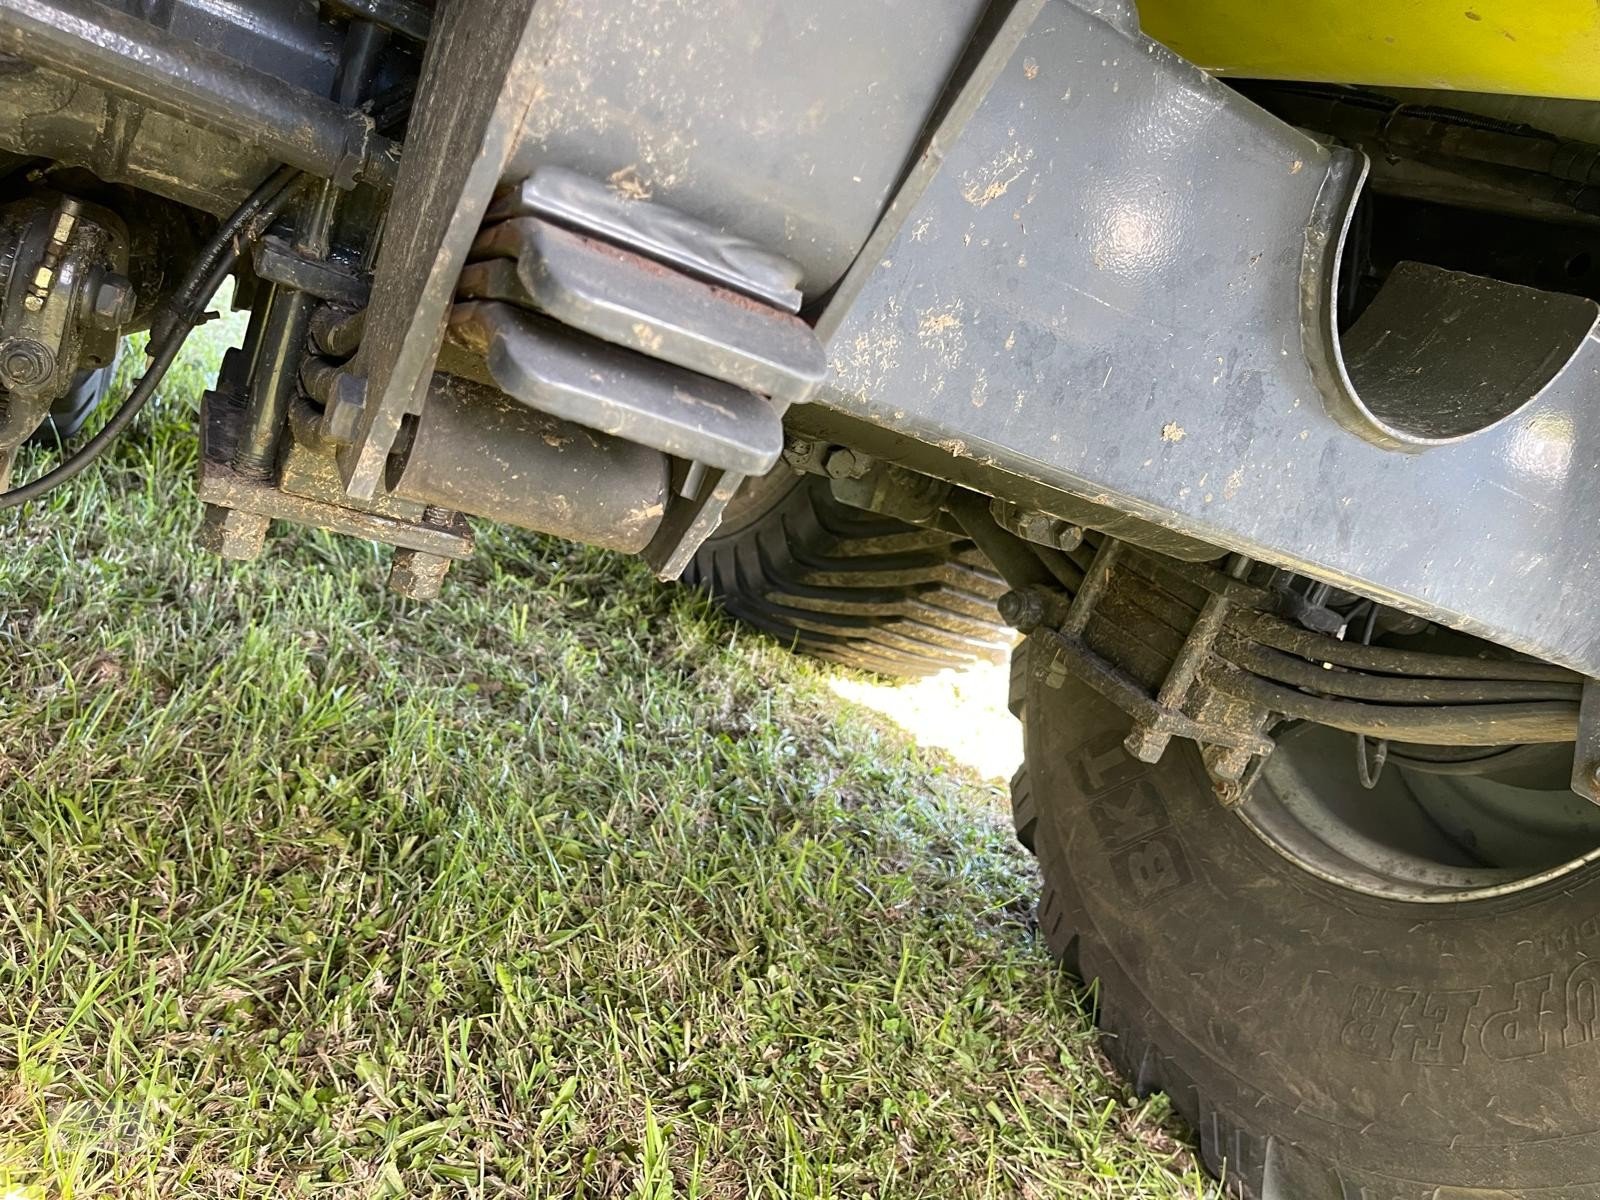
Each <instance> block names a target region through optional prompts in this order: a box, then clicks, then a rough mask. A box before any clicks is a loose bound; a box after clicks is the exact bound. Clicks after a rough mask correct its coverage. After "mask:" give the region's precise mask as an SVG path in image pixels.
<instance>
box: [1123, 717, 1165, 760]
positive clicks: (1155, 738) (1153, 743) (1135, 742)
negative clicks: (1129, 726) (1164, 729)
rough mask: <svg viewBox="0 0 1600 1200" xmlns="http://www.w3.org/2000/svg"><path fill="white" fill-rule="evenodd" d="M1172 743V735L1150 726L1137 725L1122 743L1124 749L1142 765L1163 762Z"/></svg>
mask: <svg viewBox="0 0 1600 1200" xmlns="http://www.w3.org/2000/svg"><path fill="white" fill-rule="evenodd" d="M1171 741H1172V735H1171V734H1170V733H1160V732H1158V731H1157V730H1154V729H1151V728H1150V727H1149V726H1148V725H1137V726H1135V727H1134V730H1133V732H1132V733H1130V734H1129V735H1128V736H1127V737H1126V738H1124V739H1123V741H1122V747H1123V749H1124V750H1126V751H1127V752H1128V753H1129V754H1130V755H1132V756H1133V757H1134V758H1136V759H1138V760H1139V761H1140V762H1142V763H1156V762H1160V761H1161V756H1162V755H1163V754H1164V753H1166V749H1167V745H1168V743H1170V742H1171Z"/></svg>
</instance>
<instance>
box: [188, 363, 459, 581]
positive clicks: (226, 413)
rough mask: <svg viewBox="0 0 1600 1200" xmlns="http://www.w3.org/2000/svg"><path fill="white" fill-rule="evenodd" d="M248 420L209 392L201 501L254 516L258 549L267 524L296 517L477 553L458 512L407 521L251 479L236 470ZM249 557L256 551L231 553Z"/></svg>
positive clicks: (433, 551)
mask: <svg viewBox="0 0 1600 1200" xmlns="http://www.w3.org/2000/svg"><path fill="white" fill-rule="evenodd" d="M244 418H245V413H244V410H243V409H242V408H241V407H239V406H238V405H237V404H235V403H234V402H233V401H232V399H231V398H230V397H228V396H227V395H225V394H223V393H220V392H208V393H206V395H205V398H204V399H203V400H202V401H201V404H200V482H199V485H198V488H197V491H198V492H199V496H200V499H201V500H203V501H205V502H206V504H207V505H214V506H216V507H217V508H220V509H228V510H233V511H235V512H239V513H245V514H251V515H253V516H255V517H256V518H258V520H256V521H255V522H253V523H252V535H253V540H254V541H255V545H254V547H253V550H254V552H255V553H259V552H260V540H261V539H262V538H264V537H265V535H266V528H267V522H268V521H271V520H285V521H292V522H294V523H295V524H297V525H309V526H312V527H313V528H316V529H328V530H332V531H333V532H334V533H342V534H348V535H349V536H351V537H358V538H366V539H368V540H370V541H375V542H387V543H388V544H389V545H391V546H396V547H399V548H401V549H404V550H416V551H421V552H423V553H426V554H430V555H436V556H438V557H440V558H456V559H460V558H470V557H472V549H473V539H472V530H471V528H470V527H469V526H468V525H467V523H466V521H465V520H463V519H462V518H461V517H460V516H459V515H457V514H451V515H450V516H449V517H448V518H447V519H444V520H442V521H440V522H438V523H431V522H428V521H426V520H422V519H418V520H415V521H410V520H405V519H403V518H401V517H396V516H390V515H386V514H384V513H377V512H364V511H362V510H360V509H356V508H350V507H349V506H348V501H345V502H342V503H329V502H327V501H322V500H314V499H312V498H310V497H308V496H302V495H291V494H290V493H288V492H285V491H281V490H279V488H278V487H277V486H276V484H274V483H273V482H271V481H270V480H261V479H252V478H250V477H248V476H245V475H241V474H239V472H237V471H235V470H234V469H233V453H234V445H235V442H236V441H237V439H238V436H239V429H240V426H241V425H242V424H243V422H244ZM229 556H230V557H235V558H249V557H254V553H230V555H229Z"/></svg>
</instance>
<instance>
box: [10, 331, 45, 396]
mask: <svg viewBox="0 0 1600 1200" xmlns="http://www.w3.org/2000/svg"><path fill="white" fill-rule="evenodd" d="M55 369H56V356H55V355H54V354H52V353H50V348H49V347H48V346H46V345H44V344H43V343H42V342H36V341H34V340H33V339H32V338H12V339H11V340H10V341H9V342H6V343H5V344H4V345H3V346H0V383H4V384H5V386H6V387H8V388H37V387H39V386H41V385H42V384H45V383H48V382H49V380H50V377H51V376H52V375H54V374H55Z"/></svg>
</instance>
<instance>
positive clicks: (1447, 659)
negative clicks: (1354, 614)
mask: <svg viewBox="0 0 1600 1200" xmlns="http://www.w3.org/2000/svg"><path fill="white" fill-rule="evenodd" d="M1231 624H1233V625H1234V626H1235V627H1236V628H1237V629H1238V630H1239V631H1240V632H1242V633H1244V634H1245V635H1246V636H1248V637H1250V638H1251V639H1252V640H1254V641H1257V642H1260V643H1261V644H1262V645H1265V646H1271V647H1273V648H1274V649H1276V650H1284V651H1287V652H1288V653H1290V654H1294V655H1297V656H1299V657H1300V658H1305V659H1309V660H1311V661H1312V662H1319V663H1321V662H1329V663H1334V664H1335V665H1337V666H1341V667H1355V668H1358V669H1360V670H1364V671H1377V672H1381V673H1382V674H1385V675H1424V676H1428V677H1429V678H1434V679H1526V680H1534V681H1539V682H1543V683H1575V682H1580V680H1579V676H1578V674H1577V672H1576V671H1569V670H1567V668H1565V667H1558V666H1556V665H1555V664H1554V663H1542V662H1529V661H1527V660H1525V659H1516V658H1472V657H1469V656H1468V655H1464V654H1434V653H1433V652H1432V651H1428V650H1396V649H1393V648H1391V647H1388V646H1363V645H1361V644H1359V643H1357V642H1342V641H1339V640H1338V639H1336V638H1330V637H1326V636H1324V635H1323V634H1319V633H1310V632H1307V631H1306V630H1303V629H1296V628H1295V627H1294V626H1292V625H1289V624H1287V623H1285V622H1283V621H1279V620H1276V619H1275V618H1273V617H1269V616H1266V615H1265V614H1262V613H1248V612H1240V613H1237V614H1236V615H1235V617H1234V620H1233V621H1232V622H1231Z"/></svg>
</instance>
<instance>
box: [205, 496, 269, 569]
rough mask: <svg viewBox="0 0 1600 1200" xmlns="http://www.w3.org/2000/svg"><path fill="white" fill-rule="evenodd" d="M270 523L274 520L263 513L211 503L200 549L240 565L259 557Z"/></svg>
mask: <svg viewBox="0 0 1600 1200" xmlns="http://www.w3.org/2000/svg"><path fill="white" fill-rule="evenodd" d="M271 524H272V519H271V518H270V517H266V516H263V515H262V514H261V513H253V512H245V511H244V510H243V509H239V508H224V507H222V506H221V505H220V504H208V505H206V514H205V518H204V519H203V520H202V521H201V522H200V534H199V540H200V548H201V549H202V550H209V551H211V553H213V554H217V555H221V556H222V557H223V558H231V559H234V560H236V561H239V562H248V561H250V560H252V559H256V558H260V557H261V551H262V550H264V549H265V548H266V544H267V526H269V525H271Z"/></svg>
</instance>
